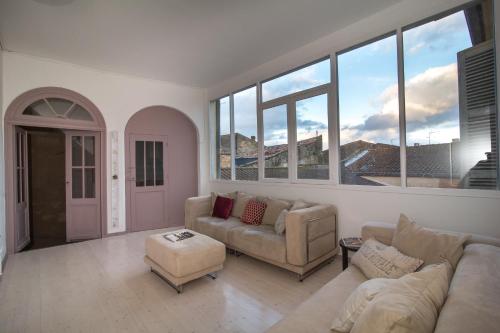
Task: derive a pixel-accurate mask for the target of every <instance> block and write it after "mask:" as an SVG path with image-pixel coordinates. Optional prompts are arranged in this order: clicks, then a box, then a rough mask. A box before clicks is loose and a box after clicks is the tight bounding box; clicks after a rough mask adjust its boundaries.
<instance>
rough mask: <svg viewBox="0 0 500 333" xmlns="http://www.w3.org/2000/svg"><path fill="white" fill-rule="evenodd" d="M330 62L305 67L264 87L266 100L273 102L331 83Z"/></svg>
mask: <svg viewBox="0 0 500 333" xmlns="http://www.w3.org/2000/svg"><path fill="white" fill-rule="evenodd" d="M329 68H330V63H329V60H328V59H327V60H324V61H322V62H319V63H317V64H314V65H311V66H308V67H304V68H302V69H299V70H296V71H294V72H291V73H288V74H286V75H283V76H280V77H278V78H276V79H273V80H272V81H269V82H265V83H264V84H263V85H262V96H263V97H264V100H271V99H274V98H278V97H281V96H286V95H289V94H291V93H294V92H297V91H301V90H305V89H308V88H311V87H316V86H319V85H321V84H325V83H327V82H329V77H330V73H329Z"/></svg>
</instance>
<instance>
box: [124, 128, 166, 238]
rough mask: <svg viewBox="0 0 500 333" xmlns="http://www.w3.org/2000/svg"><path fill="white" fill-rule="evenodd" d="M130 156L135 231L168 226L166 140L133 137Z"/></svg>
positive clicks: (133, 226)
mask: <svg viewBox="0 0 500 333" xmlns="http://www.w3.org/2000/svg"><path fill="white" fill-rule="evenodd" d="M129 156H130V166H131V167H130V168H129V170H128V172H129V175H128V181H129V185H130V212H131V214H130V218H131V223H130V229H131V231H141V230H151V229H161V228H166V227H168V212H167V184H168V182H167V170H166V156H167V139H166V137H165V136H154V135H131V136H130V154H129Z"/></svg>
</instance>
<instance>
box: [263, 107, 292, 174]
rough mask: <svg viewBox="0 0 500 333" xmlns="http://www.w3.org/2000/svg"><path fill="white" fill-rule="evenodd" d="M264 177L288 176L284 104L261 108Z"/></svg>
mask: <svg viewBox="0 0 500 333" xmlns="http://www.w3.org/2000/svg"><path fill="white" fill-rule="evenodd" d="M263 118H264V160H265V163H264V166H265V171H264V177H265V178H288V120H287V118H288V113H287V106H286V104H283V105H278V106H275V107H271V108H269V109H264V110H263Z"/></svg>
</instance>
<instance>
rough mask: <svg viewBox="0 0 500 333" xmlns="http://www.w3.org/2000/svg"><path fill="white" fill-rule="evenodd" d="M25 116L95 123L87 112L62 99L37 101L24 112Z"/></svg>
mask: <svg viewBox="0 0 500 333" xmlns="http://www.w3.org/2000/svg"><path fill="white" fill-rule="evenodd" d="M23 114H24V115H27V116H37V117H49V118H60V119H70V120H83V121H93V119H92V116H91V115H90V113H89V112H88V111H87V110H85V109H84V108H82V107H81V106H80V105H78V104H76V103H73V102H71V101H68V100H65V99H62V98H46V99H41V100H39V101H36V102H34V103H32V104H31V105H30V106H28V107H27V108H26V109H25V110H24V111H23Z"/></svg>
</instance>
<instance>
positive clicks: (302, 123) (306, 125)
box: [297, 118, 328, 132]
mask: <svg viewBox="0 0 500 333" xmlns="http://www.w3.org/2000/svg"><path fill="white" fill-rule="evenodd" d="M297 127H298V129H299V130H304V131H306V132H312V131H316V130H323V129H328V125H327V124H324V123H322V122H319V121H314V120H310V119H302V118H299V119H297Z"/></svg>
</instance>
